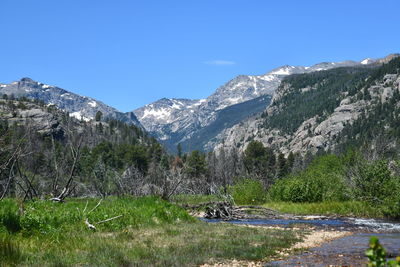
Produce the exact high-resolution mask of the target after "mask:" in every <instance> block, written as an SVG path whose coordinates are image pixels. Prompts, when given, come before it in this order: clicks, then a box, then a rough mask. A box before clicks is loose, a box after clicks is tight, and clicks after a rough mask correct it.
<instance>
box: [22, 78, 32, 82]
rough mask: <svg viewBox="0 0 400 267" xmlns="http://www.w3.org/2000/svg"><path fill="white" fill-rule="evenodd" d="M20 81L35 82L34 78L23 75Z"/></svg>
mask: <svg viewBox="0 0 400 267" xmlns="http://www.w3.org/2000/svg"><path fill="white" fill-rule="evenodd" d="M20 81H21V82H34V80H32V79H31V78H29V77H23V78H22V79H21V80H20Z"/></svg>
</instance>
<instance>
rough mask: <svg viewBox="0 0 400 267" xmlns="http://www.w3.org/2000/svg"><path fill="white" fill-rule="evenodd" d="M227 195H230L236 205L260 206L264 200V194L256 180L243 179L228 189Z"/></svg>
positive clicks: (262, 188)
mask: <svg viewBox="0 0 400 267" xmlns="http://www.w3.org/2000/svg"><path fill="white" fill-rule="evenodd" d="M228 193H229V194H231V195H232V197H233V200H234V201H235V203H236V204H240V205H243V204H261V203H264V202H265V200H266V192H265V190H264V187H263V185H262V183H261V182H260V181H258V180H254V179H250V178H244V179H241V180H239V181H238V182H237V183H236V184H235V185H233V186H229V187H228Z"/></svg>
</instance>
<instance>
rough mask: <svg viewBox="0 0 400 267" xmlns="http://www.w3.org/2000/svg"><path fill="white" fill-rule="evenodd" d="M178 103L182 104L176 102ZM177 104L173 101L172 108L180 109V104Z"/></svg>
mask: <svg viewBox="0 0 400 267" xmlns="http://www.w3.org/2000/svg"><path fill="white" fill-rule="evenodd" d="M178 103H179V104H181V105H182V103H180V102H178ZM179 104H177V103H176V102H174V104H172V106H171V108H173V109H181V105H179Z"/></svg>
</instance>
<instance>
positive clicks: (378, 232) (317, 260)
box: [202, 216, 400, 267]
mask: <svg viewBox="0 0 400 267" xmlns="http://www.w3.org/2000/svg"><path fill="white" fill-rule="evenodd" d="M202 220H203V221H206V222H210V223H217V222H221V220H217V219H202ZM227 222H229V223H233V224H246V225H258V226H261V225H264V226H281V227H292V226H296V225H309V226H312V227H313V228H315V229H321V230H336V231H349V232H354V234H352V235H349V236H346V237H342V238H339V239H336V240H333V241H331V242H326V243H324V244H322V245H321V246H319V247H315V248H311V249H309V250H308V251H307V252H304V253H302V254H299V255H295V256H291V257H290V258H288V259H286V260H281V261H275V262H270V263H267V264H266V265H265V266H316V267H319V266H365V265H366V262H367V261H366V260H367V258H366V257H365V255H364V253H365V250H366V249H367V248H368V243H369V239H370V237H371V236H377V237H378V238H379V240H380V242H381V244H382V245H383V246H384V247H385V248H386V250H387V252H388V257H389V258H390V257H393V258H394V257H395V256H397V255H400V222H390V221H383V220H375V219H358V218H335V219H332V218H327V217H323V216H303V217H294V218H291V219H248V220H232V221H227Z"/></svg>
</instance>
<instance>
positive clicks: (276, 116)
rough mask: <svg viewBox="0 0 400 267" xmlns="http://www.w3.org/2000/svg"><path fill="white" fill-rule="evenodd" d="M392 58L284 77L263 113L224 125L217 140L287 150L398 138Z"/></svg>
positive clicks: (398, 71) (399, 82)
mask: <svg viewBox="0 0 400 267" xmlns="http://www.w3.org/2000/svg"><path fill="white" fill-rule="evenodd" d="M391 58H393V59H392V60H391V61H390V62H389V63H387V64H384V65H382V66H381V65H374V66H371V65H370V66H366V67H361V66H358V67H347V68H338V69H332V70H326V71H321V72H315V73H310V74H300V75H294V76H291V77H287V78H286V79H284V80H283V82H282V84H281V85H280V86H279V88H278V89H277V91H276V94H275V96H274V99H273V102H272V103H271V105H270V106H269V107H268V108H267V110H266V111H265V112H264V113H263V115H262V116H261V117H258V118H252V119H250V120H247V121H246V122H245V123H243V124H242V125H235V126H234V127H232V128H229V129H226V130H225V131H224V132H223V133H221V134H220V136H219V138H220V139H224V140H225V142H224V146H236V147H239V148H240V149H241V150H243V149H244V148H245V147H246V145H247V144H248V142H249V141H251V140H259V141H261V142H263V143H264V144H266V145H268V146H270V147H273V148H275V149H276V150H279V151H281V152H283V153H285V154H288V153H289V152H290V151H292V152H300V153H302V154H305V153H307V152H312V153H316V152H318V151H329V150H337V149H344V148H345V147H347V146H348V145H350V144H356V145H364V144H369V143H373V139H374V138H376V137H377V136H381V135H387V136H390V135H391V137H394V138H397V139H399V138H400V136H399V135H398V134H397V135H396V133H398V131H399V129H398V126H396V125H399V124H400V121H399V118H400V109H399V107H400V97H399V95H400V57H391ZM386 62H387V61H386ZM379 114H380V115H379ZM389 139H390V138H389ZM221 146H222V144H219V145H217V146H216V147H217V149H218V148H219V147H221Z"/></svg>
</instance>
